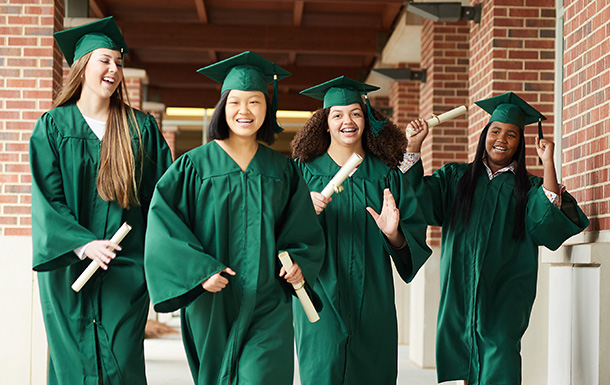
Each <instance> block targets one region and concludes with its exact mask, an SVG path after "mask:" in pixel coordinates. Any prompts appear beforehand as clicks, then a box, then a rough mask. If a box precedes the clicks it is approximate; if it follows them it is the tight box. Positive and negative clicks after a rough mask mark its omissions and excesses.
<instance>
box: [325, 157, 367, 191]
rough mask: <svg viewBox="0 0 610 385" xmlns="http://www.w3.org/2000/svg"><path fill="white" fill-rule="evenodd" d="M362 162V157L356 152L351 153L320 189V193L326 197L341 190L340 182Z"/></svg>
mask: <svg viewBox="0 0 610 385" xmlns="http://www.w3.org/2000/svg"><path fill="white" fill-rule="evenodd" d="M360 163H362V157H361V156H360V155H358V154H356V153H353V154H352V156H350V157H349V159H348V160H347V162H345V164H344V165H343V167H341V170H339V172H337V173H336V174H335V176H334V177H333V179H331V180H330V182H328V184H327V185H326V187H324V190H322V195H324V196H325V197H327V198H330V196H331V195H333V193H335V192H341V191H342V190H343V186H341V184H342V183H343V182H344V181H345V179H347V177H348V176H350V174H351V173H352V172H353V171H354V170H355V169H356V167H358V166H359V165H360Z"/></svg>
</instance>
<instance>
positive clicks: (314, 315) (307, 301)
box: [277, 251, 320, 323]
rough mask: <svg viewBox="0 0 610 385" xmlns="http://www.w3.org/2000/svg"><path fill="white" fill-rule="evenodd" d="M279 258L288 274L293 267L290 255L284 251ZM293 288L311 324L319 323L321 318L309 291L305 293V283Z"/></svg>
mask: <svg viewBox="0 0 610 385" xmlns="http://www.w3.org/2000/svg"><path fill="white" fill-rule="evenodd" d="M277 257H278V258H279V259H280V262H282V266H284V270H286V272H288V270H290V268H291V267H292V258H290V254H288V252H286V251H282V252H281V253H279V255H278V256H277ZM292 287H294V291H295V292H296V293H297V297H298V298H299V301H301V305H303V310H305V314H306V315H307V319H308V320H309V322H311V323H314V322H316V321H318V320H319V319H320V316H319V315H318V312H317V311H316V308H315V307H314V306H313V303H312V302H311V298H309V295H308V294H307V291H305V281H302V282H301V283H299V284H297V285H292Z"/></svg>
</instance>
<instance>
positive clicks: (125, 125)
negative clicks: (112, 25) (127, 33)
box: [53, 52, 143, 209]
mask: <svg viewBox="0 0 610 385" xmlns="http://www.w3.org/2000/svg"><path fill="white" fill-rule="evenodd" d="M90 58H91V52H89V53H87V54H85V55H84V56H83V57H81V58H80V59H78V60H76V61H75V62H74V63H73V64H72V67H71V68H70V72H69V74H68V78H67V79H66V82H65V83H64V86H63V87H62V89H61V91H60V92H59V94H58V96H57V98H56V100H55V102H54V103H53V107H58V106H62V105H64V104H66V103H70V102H76V101H77V100H78V99H79V98H80V95H81V91H82V78H83V75H84V72H85V68H86V67H87V63H88V62H89V59H90ZM130 127H133V129H134V130H135V132H136V133H137V135H138V144H139V147H138V149H139V156H138V157H137V158H138V171H139V172H136V154H134V150H133V147H132V145H131V129H130ZM142 165H143V147H142V133H141V131H140V127H139V125H138V121H137V120H136V116H135V113H134V110H133V108H131V106H130V104H129V96H128V94H127V90H126V88H125V82H123V81H122V80H121V82H120V83H119V86H118V87H117V89H116V90H115V92H114V93H113V94H112V96H110V106H109V111H108V118H107V120H106V132H105V134H104V138H103V139H102V148H101V150H100V166H99V167H100V168H99V170H98V174H97V182H96V187H97V193H98V194H99V195H100V197H101V198H102V199H103V200H105V201H114V200H116V201H117V203H118V204H119V205H120V206H121V207H123V208H125V209H128V208H130V207H131V206H132V205H135V206H138V205H140V201H139V199H138V186H139V184H140V181H141V178H142V172H141V170H142Z"/></svg>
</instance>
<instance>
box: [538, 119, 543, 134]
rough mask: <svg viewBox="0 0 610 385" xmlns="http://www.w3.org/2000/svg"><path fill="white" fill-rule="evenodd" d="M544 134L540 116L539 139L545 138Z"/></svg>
mask: <svg viewBox="0 0 610 385" xmlns="http://www.w3.org/2000/svg"><path fill="white" fill-rule="evenodd" d="M543 138H544V135H543V134H542V118H538V139H543Z"/></svg>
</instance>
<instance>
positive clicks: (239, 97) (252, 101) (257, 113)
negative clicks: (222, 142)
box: [225, 90, 267, 140]
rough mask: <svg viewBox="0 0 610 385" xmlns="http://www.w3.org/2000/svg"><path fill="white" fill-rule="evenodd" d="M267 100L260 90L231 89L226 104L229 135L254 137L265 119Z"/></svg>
mask: <svg viewBox="0 0 610 385" xmlns="http://www.w3.org/2000/svg"><path fill="white" fill-rule="evenodd" d="M266 114H267V102H266V100H265V95H264V94H263V93H262V92H260V91H240V90H231V91H229V95H228V96H227V103H226V104H225V116H226V119H227V125H228V126H229V137H231V136H241V137H254V140H256V133H257V132H258V130H259V129H260V128H261V126H262V125H263V123H264V121H265V116H266Z"/></svg>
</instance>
